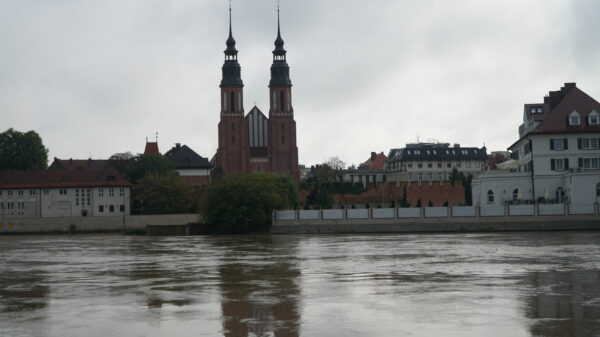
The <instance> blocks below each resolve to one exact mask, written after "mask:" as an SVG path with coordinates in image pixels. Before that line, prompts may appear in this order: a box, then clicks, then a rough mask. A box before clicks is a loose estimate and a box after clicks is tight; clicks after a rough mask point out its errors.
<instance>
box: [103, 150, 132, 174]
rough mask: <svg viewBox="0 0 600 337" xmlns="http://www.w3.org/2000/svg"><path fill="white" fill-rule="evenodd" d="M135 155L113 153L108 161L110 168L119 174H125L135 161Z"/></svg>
mask: <svg viewBox="0 0 600 337" xmlns="http://www.w3.org/2000/svg"><path fill="white" fill-rule="evenodd" d="M135 158H136V157H135V155H134V154H133V153H131V152H129V151H127V152H120V153H115V154H113V155H112V156H110V158H108V160H109V161H110V164H111V166H112V167H114V168H115V169H116V170H117V171H119V172H121V173H126V172H127V169H128V168H129V166H130V165H131V164H133V162H134V161H135Z"/></svg>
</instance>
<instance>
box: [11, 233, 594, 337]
mask: <svg viewBox="0 0 600 337" xmlns="http://www.w3.org/2000/svg"><path fill="white" fill-rule="evenodd" d="M0 336H2V337H4V336H57V337H58V336H60V337H69V336H77V337H81V336H99V337H100V336H102V337H104V336H166V337H167V336H168V337H171V336H173V337H175V336H177V337H179V336H182V337H185V336H281V337H287V336H428V337H430V336H491V337H495V336H511V337H514V336H517V337H518V336H561V337H568V336H582V337H583V336H600V232H556V233H503V234H452V235H446V234H439V235H431V234H429V235H322V236H308V235H290V236H247V237H164V238H162V237H161V238H156V237H143V236H139V237H124V236H116V235H115V236H84V235H81V236H78V235H76V236H71V237H67V236H0Z"/></svg>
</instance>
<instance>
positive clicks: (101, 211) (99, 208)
mask: <svg viewBox="0 0 600 337" xmlns="http://www.w3.org/2000/svg"><path fill="white" fill-rule="evenodd" d="M98 212H99V213H104V205H100V206H98Z"/></svg>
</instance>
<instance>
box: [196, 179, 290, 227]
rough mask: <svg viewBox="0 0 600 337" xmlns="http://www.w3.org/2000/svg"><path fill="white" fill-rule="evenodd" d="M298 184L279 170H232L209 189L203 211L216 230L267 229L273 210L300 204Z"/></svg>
mask: <svg viewBox="0 0 600 337" xmlns="http://www.w3.org/2000/svg"><path fill="white" fill-rule="evenodd" d="M297 198H298V197H297V193H296V184H295V183H294V182H293V180H292V179H291V177H289V176H287V175H285V176H284V175H281V174H275V173H260V174H244V173H229V174H225V175H224V176H223V177H221V178H220V179H218V180H217V181H215V182H214V183H213V184H211V185H210V187H209V188H208V190H207V193H206V199H205V200H204V203H203V204H202V209H201V215H202V217H203V219H204V221H205V222H206V223H207V224H208V226H209V228H210V229H211V230H212V231H213V232H216V233H229V234H242V233H252V232H260V231H267V230H268V228H269V226H270V223H271V214H272V212H273V210H277V209H286V208H293V207H296V206H297V203H298V200H297Z"/></svg>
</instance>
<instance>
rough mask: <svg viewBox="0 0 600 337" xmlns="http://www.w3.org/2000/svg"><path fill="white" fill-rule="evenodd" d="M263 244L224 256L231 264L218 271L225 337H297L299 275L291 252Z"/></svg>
mask: <svg viewBox="0 0 600 337" xmlns="http://www.w3.org/2000/svg"><path fill="white" fill-rule="evenodd" d="M262 241H263V240H261V241H260V242H254V243H248V242H246V243H242V244H240V245H234V246H233V247H232V249H231V250H230V251H229V252H228V253H227V256H228V259H229V260H231V263H227V262H224V263H223V264H222V265H221V266H220V267H219V274H220V277H221V293H222V300H221V308H222V313H223V329H224V336H227V337H229V336H231V337H240V336H242V337H243V336H271V335H274V336H277V337H294V336H299V330H300V327H299V325H300V312H299V304H298V298H299V296H300V290H299V288H298V285H297V282H298V277H299V276H300V271H299V270H298V269H297V267H296V266H295V265H294V264H293V263H291V262H289V258H290V254H293V252H291V251H290V250H289V249H287V248H288V247H286V249H281V248H282V247H277V241H276V239H274V240H269V241H270V242H262ZM257 246H260V247H261V248H257ZM278 248H279V249H278ZM270 254H272V255H270ZM282 254H285V256H282ZM237 258H243V260H238V259H237Z"/></svg>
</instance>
